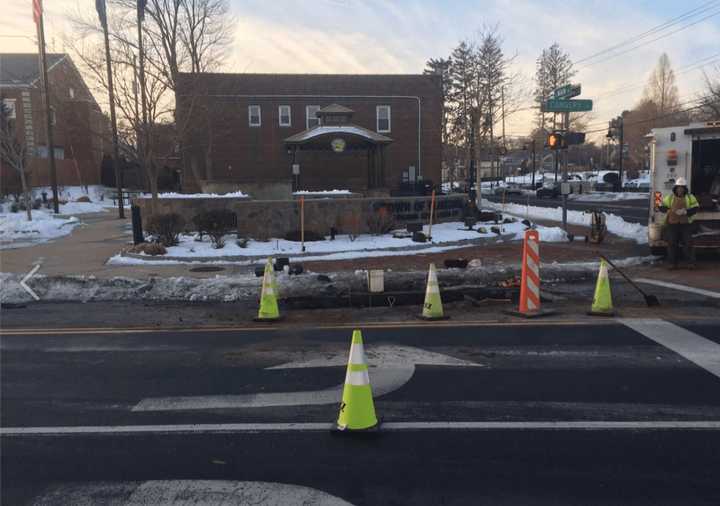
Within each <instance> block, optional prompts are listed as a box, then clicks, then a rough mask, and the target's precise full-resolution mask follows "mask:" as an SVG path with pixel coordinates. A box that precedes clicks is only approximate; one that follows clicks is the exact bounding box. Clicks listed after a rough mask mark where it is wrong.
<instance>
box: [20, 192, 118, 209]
mask: <svg viewBox="0 0 720 506" xmlns="http://www.w3.org/2000/svg"><path fill="white" fill-rule="evenodd" d="M43 192H45V194H46V198H47V199H48V201H50V200H52V188H50V187H49V186H38V187H36V188H33V189H32V195H33V199H39V198H42V194H43ZM114 193H115V190H114V189H113V188H108V187H106V186H102V185H89V186H87V187H85V186H59V187H58V197H59V198H60V202H63V201H66V202H67V203H66V204H62V203H61V204H60V214H66V215H71V214H89V213H103V212H105V211H107V210H109V209H112V208H114V207H117V201H114V202H113V200H112V198H111V195H113V194H114ZM80 197H88V198H89V199H90V202H76V200H77V199H79V198H80Z"/></svg>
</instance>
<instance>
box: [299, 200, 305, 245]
mask: <svg viewBox="0 0 720 506" xmlns="http://www.w3.org/2000/svg"><path fill="white" fill-rule="evenodd" d="M300 245H301V246H302V248H301V250H302V252H303V253H304V252H305V197H303V196H302V195H301V196H300Z"/></svg>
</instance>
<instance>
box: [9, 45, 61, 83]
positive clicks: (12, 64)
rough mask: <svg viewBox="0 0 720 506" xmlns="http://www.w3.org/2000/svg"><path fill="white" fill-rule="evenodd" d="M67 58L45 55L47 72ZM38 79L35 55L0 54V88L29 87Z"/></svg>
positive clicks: (58, 55) (38, 68) (53, 54)
mask: <svg viewBox="0 0 720 506" xmlns="http://www.w3.org/2000/svg"><path fill="white" fill-rule="evenodd" d="M66 57H67V55H66V54H63V53H51V54H47V55H46V60H47V66H48V70H50V69H51V68H52V67H53V66H55V65H57V64H58V63H60V62H61V61H62V60H64V59H65V58H66ZM38 79H40V63H39V60H38V55H37V53H0V86H30V85H33V84H35V82H36V81H37V80H38Z"/></svg>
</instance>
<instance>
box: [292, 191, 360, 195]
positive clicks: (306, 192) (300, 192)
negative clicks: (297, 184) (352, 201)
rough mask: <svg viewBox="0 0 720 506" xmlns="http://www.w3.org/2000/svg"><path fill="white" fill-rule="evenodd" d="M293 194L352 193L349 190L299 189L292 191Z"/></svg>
mask: <svg viewBox="0 0 720 506" xmlns="http://www.w3.org/2000/svg"><path fill="white" fill-rule="evenodd" d="M293 195H298V196H300V195H303V196H305V195H352V192H351V191H350V190H318V191H311V190H300V191H296V192H293Z"/></svg>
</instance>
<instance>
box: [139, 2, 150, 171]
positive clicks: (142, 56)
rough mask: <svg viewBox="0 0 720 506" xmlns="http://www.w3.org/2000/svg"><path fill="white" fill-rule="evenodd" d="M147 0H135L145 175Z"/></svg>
mask: <svg viewBox="0 0 720 506" xmlns="http://www.w3.org/2000/svg"><path fill="white" fill-rule="evenodd" d="M146 2H147V0H137V30H138V53H139V59H140V104H141V107H142V125H141V127H140V134H141V135H140V137H141V138H142V142H141V141H140V139H138V158H139V160H140V170H141V171H142V173H143V175H145V176H146V177H147V175H148V174H147V170H146V164H147V160H146V158H147V157H146V153H147V151H146V150H147V148H148V146H149V145H150V132H149V131H148V128H147V121H148V118H147V94H146V91H145V50H144V49H143V30H142V24H143V20H144V19H145V4H146Z"/></svg>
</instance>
